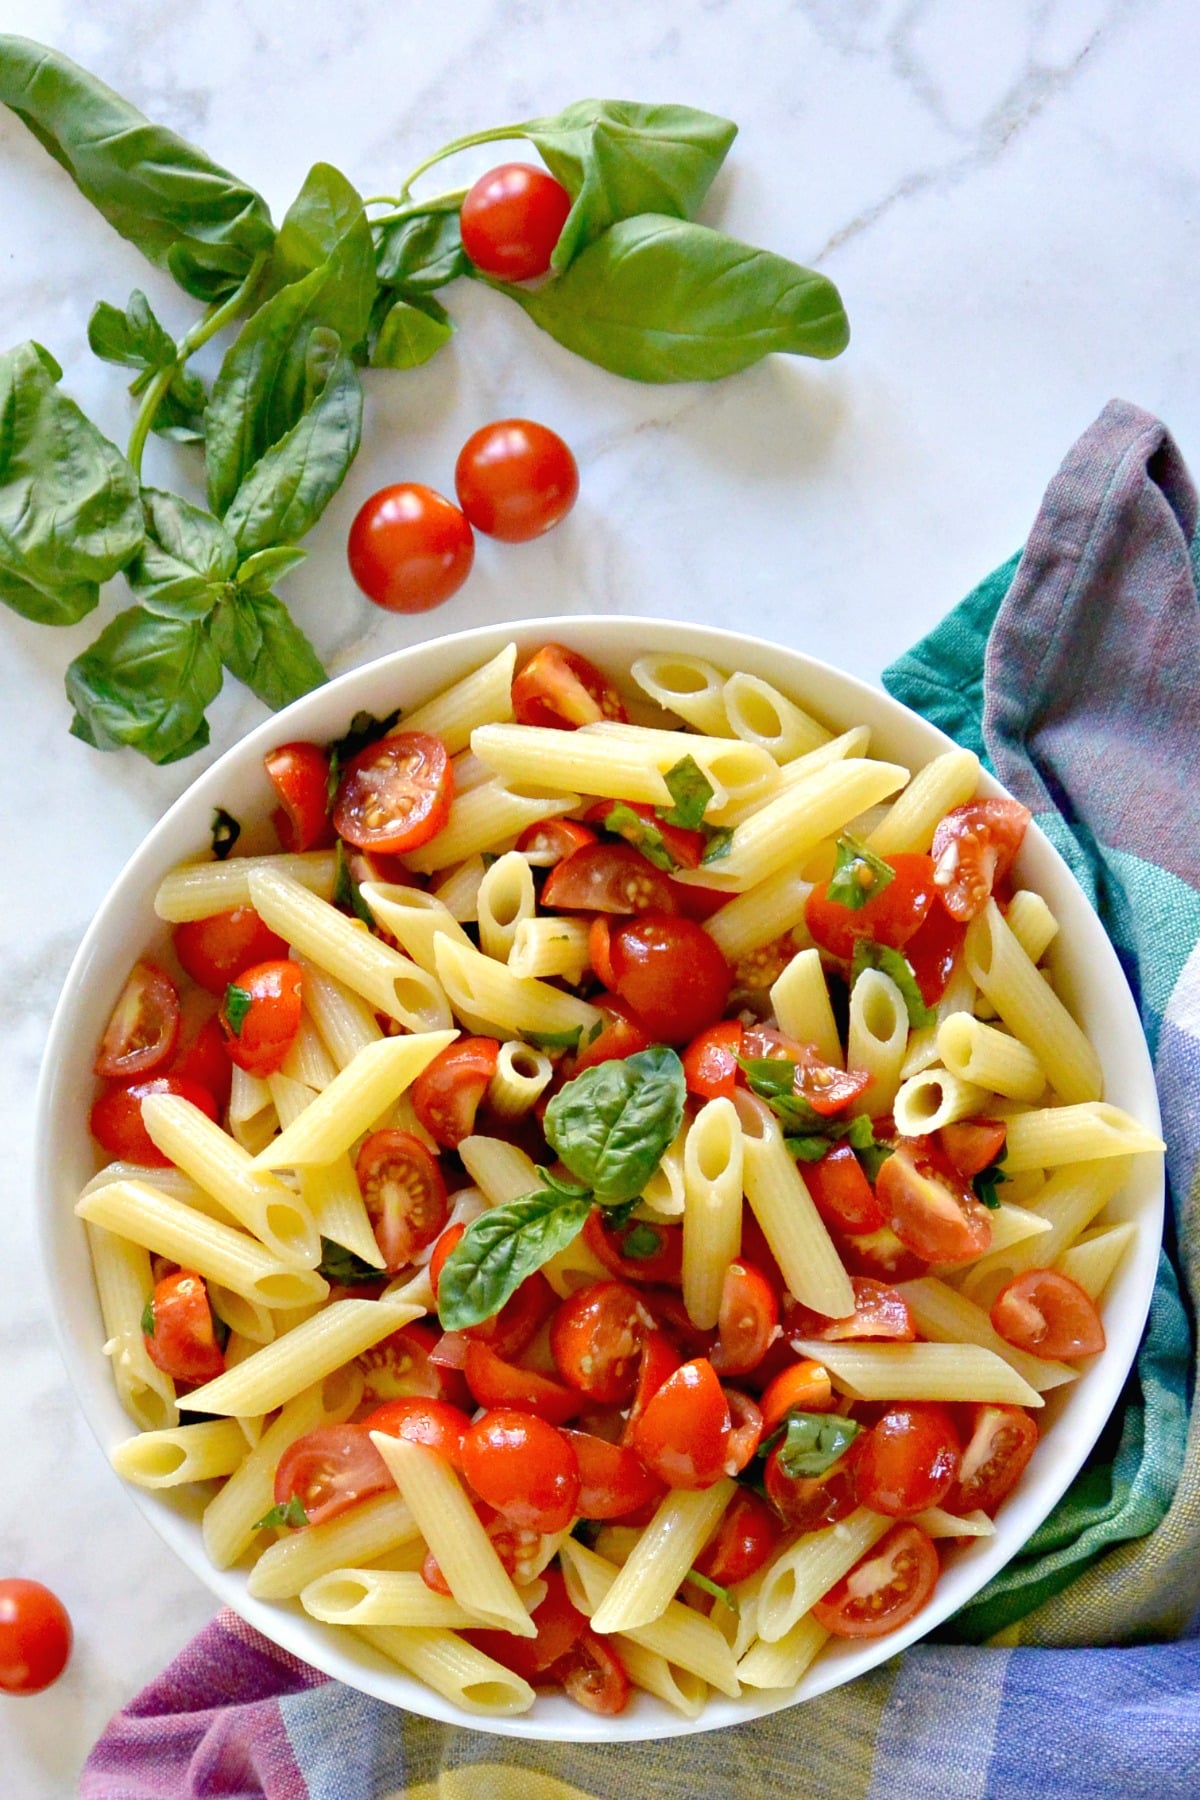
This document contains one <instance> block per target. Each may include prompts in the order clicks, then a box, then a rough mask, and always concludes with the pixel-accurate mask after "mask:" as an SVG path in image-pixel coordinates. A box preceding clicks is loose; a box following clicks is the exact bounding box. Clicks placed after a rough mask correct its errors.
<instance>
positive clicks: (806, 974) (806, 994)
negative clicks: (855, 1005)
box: [771, 950, 845, 1069]
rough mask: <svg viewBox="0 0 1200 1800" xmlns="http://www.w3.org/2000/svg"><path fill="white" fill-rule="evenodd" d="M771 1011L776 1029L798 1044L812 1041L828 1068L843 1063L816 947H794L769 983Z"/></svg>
mask: <svg viewBox="0 0 1200 1800" xmlns="http://www.w3.org/2000/svg"><path fill="white" fill-rule="evenodd" d="M771 1010H772V1012H773V1013H774V1014H775V1018H776V1020H777V1021H778V1024H779V1029H780V1031H782V1032H785V1033H786V1034H787V1036H788V1037H790V1038H795V1040H796V1042H797V1043H798V1044H812V1045H813V1046H814V1048H815V1049H816V1051H817V1054H818V1056H820V1058H821V1060H822V1061H823V1062H826V1063H828V1064H829V1066H830V1068H833V1069H841V1068H843V1067H844V1066H845V1052H844V1051H843V1049H842V1040H841V1038H840V1036H839V1035H838V1028H837V1023H836V1021H835V1019H834V1016H833V1008H832V1006H831V1005H830V1004H829V984H828V982H827V981H826V979H825V971H824V969H823V968H822V967H821V955H820V952H819V951H818V950H798V951H797V952H796V954H795V956H793V958H792V960H791V962H790V963H789V964H788V966H787V968H786V969H785V970H784V971H783V973H782V975H780V976H779V977H778V979H777V980H776V981H774V982H773V983H772V985H771Z"/></svg>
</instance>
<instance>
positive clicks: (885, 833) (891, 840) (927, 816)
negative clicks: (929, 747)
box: [866, 750, 979, 859]
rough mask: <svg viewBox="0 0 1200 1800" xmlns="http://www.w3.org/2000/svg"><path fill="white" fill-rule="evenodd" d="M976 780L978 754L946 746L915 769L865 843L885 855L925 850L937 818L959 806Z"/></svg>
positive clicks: (977, 778)
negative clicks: (923, 765)
mask: <svg viewBox="0 0 1200 1800" xmlns="http://www.w3.org/2000/svg"><path fill="white" fill-rule="evenodd" d="M978 781H979V758H978V757H977V756H976V754H975V752H974V751H973V750H946V751H944V752H943V753H942V755H941V756H935V757H934V758H933V760H932V761H931V762H927V763H926V764H925V767H924V768H923V769H918V770H917V772H916V774H915V775H914V776H913V778H912V780H911V781H910V782H909V784H908V786H907V787H906V788H905V789H904V791H903V793H902V794H900V795H899V797H898V798H897V799H895V800H893V802H892V804H891V806H890V807H889V809H888V811H887V813H886V814H885V816H884V817H883V819H882V820H881V821H880V823H879V824H878V825H877V826H876V827H875V829H874V830H873V831H872V832H870V833H869V834H868V836H867V840H866V841H867V846H868V848H869V849H871V850H873V851H874V852H875V854H876V856H882V857H884V858H885V859H886V858H887V857H889V856H897V855H900V854H902V853H904V852H909V851H914V850H917V851H921V850H928V849H929V847H930V845H931V844H932V843H933V834H934V831H935V829H936V828H937V825H938V821H939V820H940V819H942V818H944V817H945V815H946V814H947V813H948V812H951V811H952V810H953V809H954V807H956V806H962V805H963V804H964V803H965V802H966V801H968V800H969V799H970V798H971V797H972V795H973V794H974V792H975V788H976V786H977V784H978Z"/></svg>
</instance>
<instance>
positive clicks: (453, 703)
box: [396, 644, 517, 756]
mask: <svg viewBox="0 0 1200 1800" xmlns="http://www.w3.org/2000/svg"><path fill="white" fill-rule="evenodd" d="M516 664H517V646H516V645H515V644H506V645H505V646H504V648H503V650H501V651H499V652H498V653H497V655H495V656H493V657H492V658H491V659H490V660H489V661H488V662H485V663H483V664H482V665H481V666H480V667H479V668H478V669H472V671H471V673H470V674H469V675H464V676H463V678H462V680H461V681H456V682H454V684H453V685H452V686H451V687H448V688H445V689H443V691H442V692H441V693H440V694H435V695H434V697H433V699H432V700H427V701H426V702H425V703H424V705H423V706H418V707H416V708H415V709H414V710H413V711H412V712H410V713H408V714H407V715H406V716H405V718H404V719H403V720H402V722H401V723H400V724H399V725H397V727H396V730H397V731H426V732H428V733H429V734H430V735H431V736H432V737H439V738H441V740H442V742H443V744H445V746H446V749H447V751H448V752H449V753H450V755H451V756H456V755H457V754H458V752H459V751H460V750H465V749H466V747H467V745H468V744H469V743H470V741H471V733H472V732H473V731H474V730H475V728H476V726H478V725H492V724H496V723H500V722H502V721H503V720H505V719H511V718H512V679H513V670H514V669H515V668H516Z"/></svg>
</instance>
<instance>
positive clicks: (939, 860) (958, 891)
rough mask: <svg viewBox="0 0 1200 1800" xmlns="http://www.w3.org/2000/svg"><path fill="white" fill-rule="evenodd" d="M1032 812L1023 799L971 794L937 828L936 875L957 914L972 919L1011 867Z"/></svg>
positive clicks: (944, 900)
mask: <svg viewBox="0 0 1200 1800" xmlns="http://www.w3.org/2000/svg"><path fill="white" fill-rule="evenodd" d="M1031 817H1032V815H1031V813H1030V811H1029V808H1028V807H1027V806H1022V805H1021V803H1020V801H1019V800H972V801H970V802H969V803H968V804H967V805H966V806H956V807H955V809H954V811H953V812H949V813H947V814H946V817H945V818H944V819H943V820H942V821H941V823H940V825H939V826H938V828H937V830H936V831H935V832H934V834H933V862H934V871H933V880H934V885H935V887H936V888H937V891H938V893H939V894H940V895H941V897H942V905H943V906H944V907H945V909H946V911H947V912H948V913H949V914H950V915H951V917H952V918H955V919H964V920H966V919H973V918H975V917H976V916H977V914H979V913H981V912H982V911H983V909H984V907H985V906H986V905H987V903H988V900H989V899H990V898H991V894H992V889H993V888H994V887H995V885H996V883H997V882H998V881H999V880H1000V879H1001V878H1002V877H1003V876H1005V875H1007V873H1008V871H1009V869H1010V868H1011V867H1012V864H1013V859H1014V857H1015V856H1016V854H1017V851H1018V850H1019V849H1020V848H1021V842H1022V840H1023V838H1024V836H1025V828H1026V826H1027V825H1028V824H1029V821H1030V818H1031Z"/></svg>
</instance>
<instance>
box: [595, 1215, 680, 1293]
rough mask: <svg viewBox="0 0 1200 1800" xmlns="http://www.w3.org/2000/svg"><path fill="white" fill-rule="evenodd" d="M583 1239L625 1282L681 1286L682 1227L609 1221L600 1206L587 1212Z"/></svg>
mask: <svg viewBox="0 0 1200 1800" xmlns="http://www.w3.org/2000/svg"><path fill="white" fill-rule="evenodd" d="M583 1236H584V1241H585V1243H586V1244H587V1247H588V1249H589V1250H590V1251H591V1252H592V1255H593V1256H594V1257H596V1259H597V1261H599V1262H602V1263H603V1264H604V1266H605V1268H606V1269H611V1270H612V1272H613V1274H614V1275H619V1276H620V1278H621V1280H622V1281H637V1282H653V1283H655V1284H659V1283H663V1284H665V1285H666V1286H668V1287H678V1286H679V1283H680V1281H681V1280H682V1279H683V1227H682V1226H680V1225H659V1224H657V1223H656V1224H653V1225H652V1224H651V1223H650V1222H649V1220H646V1219H630V1220H629V1221H628V1223H627V1224H625V1225H609V1224H606V1222H605V1218H604V1214H603V1212H602V1211H601V1210H600V1209H599V1208H598V1207H597V1208H596V1209H595V1210H594V1211H592V1212H590V1213H589V1214H588V1218H587V1223H586V1225H585V1226H584V1228H583Z"/></svg>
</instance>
